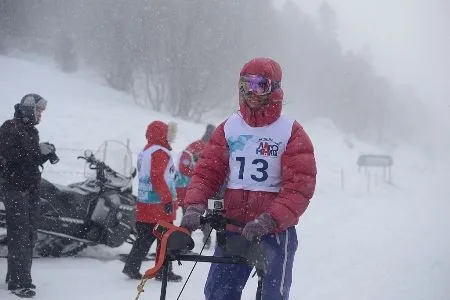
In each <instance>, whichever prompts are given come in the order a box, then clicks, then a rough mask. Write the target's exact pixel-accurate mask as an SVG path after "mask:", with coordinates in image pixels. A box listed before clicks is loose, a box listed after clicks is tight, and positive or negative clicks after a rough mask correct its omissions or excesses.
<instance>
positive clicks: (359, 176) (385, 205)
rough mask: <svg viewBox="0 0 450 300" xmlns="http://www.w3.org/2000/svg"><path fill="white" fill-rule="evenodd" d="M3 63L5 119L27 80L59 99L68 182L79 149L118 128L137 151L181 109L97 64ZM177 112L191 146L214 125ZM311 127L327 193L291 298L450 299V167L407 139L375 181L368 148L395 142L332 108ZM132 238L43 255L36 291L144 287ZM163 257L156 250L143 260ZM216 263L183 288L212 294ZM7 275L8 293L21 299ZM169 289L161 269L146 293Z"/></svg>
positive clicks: (129, 291) (59, 135) (57, 128)
mask: <svg viewBox="0 0 450 300" xmlns="http://www.w3.org/2000/svg"><path fill="white" fill-rule="evenodd" d="M0 70H2V72H0V90H1V91H2V100H1V110H0V118H1V120H5V119H7V118H9V117H10V116H11V115H12V111H13V109H12V106H13V105H14V103H16V102H17V101H18V100H19V99H20V98H21V96H23V95H24V94H25V93H27V92H36V93H40V94H42V96H44V97H45V98H47V99H48V101H49V105H48V110H47V111H46V112H45V113H44V116H43V121H42V124H41V125H39V127H38V128H39V130H40V135H41V140H42V141H47V140H48V141H50V142H53V143H54V144H55V145H56V147H57V148H61V151H58V154H59V156H60V157H61V162H60V163H59V164H58V165H55V166H50V165H48V166H46V168H45V170H44V174H43V175H44V177H46V178H47V179H49V180H51V181H53V182H56V183H60V184H67V183H71V182H74V181H79V180H82V179H83V176H82V175H81V174H79V173H78V172H82V171H83V170H84V168H83V165H82V163H81V162H79V161H76V160H75V159H74V157H75V156H76V155H78V154H79V153H76V151H75V150H69V149H71V148H76V149H84V148H89V149H94V150H95V148H96V147H97V146H99V145H100V144H101V142H102V141H104V140H106V139H118V140H121V141H125V140H126V139H127V138H128V139H130V142H131V148H132V150H133V152H136V151H138V149H139V148H140V147H142V146H143V145H144V142H145V141H144V134H145V128H146V125H147V124H148V123H149V122H150V121H152V120H155V119H162V120H165V121H171V120H174V118H172V117H170V116H167V115H165V114H162V113H156V112H152V111H150V110H146V109H144V108H141V107H138V106H135V105H131V102H132V101H133V100H132V99H131V97H129V96H127V95H125V94H123V93H120V92H117V91H114V90H111V89H109V88H107V87H106V86H104V85H103V83H102V81H101V80H99V79H98V78H97V77H96V76H94V75H93V74H92V73H89V72H87V71H80V72H78V73H76V74H72V75H67V74H62V73H59V72H58V71H57V70H55V69H54V68H53V67H49V66H48V65H47V66H45V65H40V64H36V63H31V62H27V61H24V60H19V59H13V58H6V57H3V56H0ZM176 121H177V122H178V124H179V126H178V129H179V131H178V137H177V140H176V142H175V143H174V145H173V148H174V149H175V152H179V151H181V150H182V149H183V147H184V146H186V145H187V144H188V143H190V142H191V141H193V140H195V139H197V138H199V137H200V136H201V135H202V133H203V130H204V125H203V124H194V123H189V122H186V121H183V120H176ZM305 128H306V130H307V131H308V133H309V134H310V135H311V138H312V140H313V143H314V144H315V147H316V158H317V163H318V172H319V174H318V183H317V192H316V195H315V197H314V198H313V200H312V201H311V205H310V207H309V208H308V210H307V212H306V213H305V215H304V216H303V217H302V219H301V222H300V224H299V225H298V226H297V230H298V236H299V250H298V252H297V255H296V260H295V262H294V274H293V284H292V288H291V296H290V299H294V300H297V299H299V300H300V299H301V300H330V299H333V300H353V299H354V300H363V299H364V300H372V299H373V300H422V299H423V300H449V299H450V287H449V285H448V281H449V278H450V235H449V234H448V228H449V225H450V218H449V217H448V214H449V213H450V201H448V200H447V198H448V195H449V194H450V187H449V185H448V180H447V179H448V178H449V176H448V175H449V169H448V168H447V167H446V166H441V167H439V168H433V167H432V166H429V165H427V160H426V158H424V157H423V156H421V155H420V154H418V153H416V152H414V151H411V148H409V147H406V146H405V147H403V148H400V149H398V150H396V151H397V152H394V153H391V154H393V156H394V161H395V165H394V167H393V183H394V185H392V186H390V185H387V184H384V183H382V182H381V180H380V176H381V175H379V173H378V175H376V172H373V173H372V174H371V175H372V176H371V177H372V180H374V182H373V184H372V186H371V190H370V192H368V191H367V181H366V179H365V175H364V172H363V171H362V172H361V173H358V171H357V169H356V159H357V157H358V155H359V154H362V153H369V152H375V153H381V152H383V151H381V150H380V149H377V148H376V147H373V146H370V145H367V144H364V143H362V142H358V141H357V140H354V141H353V148H349V147H348V146H347V145H346V143H345V142H344V134H342V133H341V132H339V131H338V130H337V129H335V128H334V126H333V125H332V123H330V122H329V121H327V120H317V121H316V122H312V123H310V124H305ZM64 149H66V150H64ZM342 171H343V172H344V175H345V181H344V190H342V189H341V177H340V176H341V175H340V174H341V172H342ZM61 172H62V173H61ZM70 172H75V173H70ZM376 178H377V179H376ZM377 180H378V181H377ZM376 182H378V183H376ZM177 222H179V219H178V220H177ZM194 239H195V240H196V242H197V245H196V249H195V250H196V251H199V250H200V242H201V232H195V233H194ZM129 249H130V246H129V245H123V246H121V247H119V248H116V249H108V248H106V247H102V246H96V247H90V248H88V249H86V250H84V251H83V252H82V253H81V254H80V256H79V257H75V258H60V259H56V258H42V259H36V260H34V262H33V279H34V283H35V284H36V285H37V287H38V289H37V295H36V297H35V298H34V299H45V300H56V299H58V300H59V299H68V300H75V299H110V300H114V299H117V300H119V299H134V297H135V296H136V287H137V285H138V282H137V281H132V280H129V279H127V278H126V277H125V276H124V275H123V274H122V273H121V270H122V267H123V263H122V262H120V261H118V260H111V259H109V258H111V257H113V256H114V255H117V254H119V253H128V251H129ZM206 253H207V254H212V250H207V251H206ZM151 264H152V262H144V264H143V268H142V271H144V268H148V267H150V266H151ZM192 265H193V263H190V262H185V263H183V265H182V266H176V265H175V266H174V268H175V272H177V273H180V274H182V275H183V276H184V278H186V277H187V275H188V273H189V271H190V268H191V266H192ZM207 272H208V265H207V264H205V263H198V265H197V267H196V270H195V272H194V273H193V275H192V277H191V279H190V281H189V283H188V285H187V288H186V290H185V292H184V293H183V296H182V297H181V299H183V300H199V299H203V284H204V281H205V280H206V276H207ZM5 275H6V260H5V259H0V278H4V277H5ZM1 282H2V283H1V284H0V299H2V300H12V299H17V298H16V296H13V295H11V294H9V292H8V291H7V290H6V285H5V284H3V280H2V281H1ZM181 287H182V283H169V288H168V294H167V299H176V297H177V295H178V292H179V290H180V289H181ZM159 289H160V283H159V282H156V281H149V282H148V283H147V285H146V289H145V292H144V293H143V294H142V295H141V298H140V299H159ZM255 290H256V278H250V279H249V282H248V284H247V286H246V288H245V289H244V293H243V299H246V300H250V299H254V293H255Z"/></svg>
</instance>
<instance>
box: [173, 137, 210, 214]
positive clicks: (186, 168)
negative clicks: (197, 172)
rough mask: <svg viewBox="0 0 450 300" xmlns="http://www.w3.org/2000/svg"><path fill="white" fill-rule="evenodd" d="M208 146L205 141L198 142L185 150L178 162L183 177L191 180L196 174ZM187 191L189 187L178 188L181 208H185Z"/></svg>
mask: <svg viewBox="0 0 450 300" xmlns="http://www.w3.org/2000/svg"><path fill="white" fill-rule="evenodd" d="M206 144H207V143H206V142H205V141H202V140H197V141H195V142H193V143H191V144H189V146H187V147H186V149H184V150H183V152H182V154H181V156H180V160H179V162H178V170H179V171H180V173H181V175H183V176H186V177H187V178H189V180H190V178H191V177H192V174H193V173H194V167H195V165H196V164H197V161H198V159H199V158H200V153H201V152H202V151H203V149H205V147H206ZM186 189H187V187H177V199H178V205H180V206H184V205H183V202H184V197H185V195H186Z"/></svg>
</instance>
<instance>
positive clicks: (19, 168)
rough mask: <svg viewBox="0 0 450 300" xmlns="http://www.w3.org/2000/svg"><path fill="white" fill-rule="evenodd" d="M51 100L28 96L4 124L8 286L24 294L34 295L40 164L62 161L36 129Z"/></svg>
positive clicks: (1, 166) (1, 159)
mask: <svg viewBox="0 0 450 300" xmlns="http://www.w3.org/2000/svg"><path fill="white" fill-rule="evenodd" d="M46 104H47V101H46V100H45V99H44V98H42V97H41V96H39V95H37V94H28V95H25V96H24V97H23V98H22V100H21V101H20V103H19V104H16V105H15V106H14V108H15V113H14V118H13V119H11V120H7V121H6V122H4V123H3V125H2V126H1V127H0V177H1V179H0V182H1V184H0V187H1V188H2V192H1V193H0V195H2V197H3V201H4V204H5V209H6V228H7V241H8V273H7V276H6V281H7V283H8V289H9V290H11V292H12V293H14V294H16V295H17V296H20V297H33V296H34V295H35V294H36V292H35V291H34V289H35V288H36V287H35V286H34V285H33V283H32V279H31V263H32V258H33V248H34V243H35V241H36V237H37V227H38V220H39V199H40V198H39V183H40V181H41V169H40V166H42V164H43V163H44V162H45V161H46V160H48V159H50V160H51V162H52V163H56V162H57V161H58V157H57V156H56V154H55V147H54V146H53V145H52V144H49V143H41V144H39V132H38V130H37V129H36V128H35V126H36V125H37V124H39V122H40V120H41V114H42V112H43V111H44V110H45V108H46Z"/></svg>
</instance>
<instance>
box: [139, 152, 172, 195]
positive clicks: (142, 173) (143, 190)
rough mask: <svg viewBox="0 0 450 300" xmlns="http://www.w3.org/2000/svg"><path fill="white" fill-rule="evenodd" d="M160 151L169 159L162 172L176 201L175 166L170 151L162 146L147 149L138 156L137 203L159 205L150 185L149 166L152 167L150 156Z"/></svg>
mask: <svg viewBox="0 0 450 300" xmlns="http://www.w3.org/2000/svg"><path fill="white" fill-rule="evenodd" d="M157 150H162V151H164V152H166V153H167V154H168V155H169V157H170V160H169V163H168V164H167V167H166V170H165V172H164V179H165V181H166V183H167V186H168V187H169V190H170V192H171V194H172V198H173V200H174V201H175V200H176V189H175V176H176V171H175V164H174V163H173V159H172V156H171V155H170V151H169V150H168V149H166V148H164V147H162V146H158V145H154V146H151V147H149V148H148V149H147V150H144V151H142V152H140V153H139V156H138V163H137V167H138V174H139V186H138V201H139V202H142V203H153V204H157V203H161V198H160V196H159V195H158V194H157V193H156V192H155V191H154V190H153V186H152V183H151V166H152V154H153V153H154V152H155V151H157Z"/></svg>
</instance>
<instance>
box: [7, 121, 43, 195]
mask: <svg viewBox="0 0 450 300" xmlns="http://www.w3.org/2000/svg"><path fill="white" fill-rule="evenodd" d="M40 165H41V151H40V149H39V132H38V130H37V129H36V128H35V127H34V126H32V125H29V124H25V123H24V122H22V120H21V119H18V118H14V119H12V120H8V121H6V122H5V123H3V125H2V126H1V127H0V177H3V180H4V183H3V185H4V188H6V189H8V190H16V191H27V190H33V189H37V188H38V187H39V183H40V181H41V171H40V169H39V166H40Z"/></svg>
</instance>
